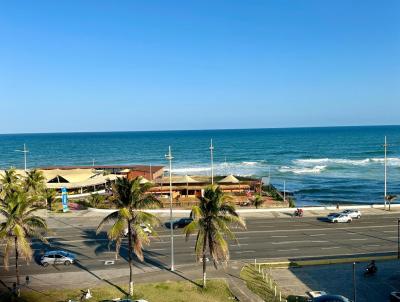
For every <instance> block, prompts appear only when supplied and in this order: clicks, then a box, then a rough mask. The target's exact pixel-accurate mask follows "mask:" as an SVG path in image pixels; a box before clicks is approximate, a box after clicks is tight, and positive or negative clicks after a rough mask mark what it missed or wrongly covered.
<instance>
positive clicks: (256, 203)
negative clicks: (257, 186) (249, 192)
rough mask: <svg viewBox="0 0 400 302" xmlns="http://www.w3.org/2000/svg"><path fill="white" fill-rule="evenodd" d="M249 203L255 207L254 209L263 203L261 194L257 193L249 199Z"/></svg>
mask: <svg viewBox="0 0 400 302" xmlns="http://www.w3.org/2000/svg"><path fill="white" fill-rule="evenodd" d="M251 203H252V204H253V205H254V206H255V207H256V209H258V207H259V206H261V205H262V204H263V203H264V199H263V198H262V196H261V195H260V194H257V195H255V196H254V198H253V199H252V200H251Z"/></svg>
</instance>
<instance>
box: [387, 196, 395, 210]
mask: <svg viewBox="0 0 400 302" xmlns="http://www.w3.org/2000/svg"><path fill="white" fill-rule="evenodd" d="M396 198H397V196H396V195H391V194H389V195H386V197H385V199H386V200H387V201H388V202H389V211H390V205H391V203H392V201H394V200H395V199H396Z"/></svg>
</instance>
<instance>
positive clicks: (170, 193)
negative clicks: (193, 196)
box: [165, 146, 175, 272]
mask: <svg viewBox="0 0 400 302" xmlns="http://www.w3.org/2000/svg"><path fill="white" fill-rule="evenodd" d="M165 159H166V160H168V161H169V221H170V224H169V226H170V229H171V272H173V271H174V270H175V267H174V266H175V265H174V225H173V221H172V159H173V157H172V153H171V146H169V147H168V154H166V155H165Z"/></svg>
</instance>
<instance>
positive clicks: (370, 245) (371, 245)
mask: <svg viewBox="0 0 400 302" xmlns="http://www.w3.org/2000/svg"><path fill="white" fill-rule="evenodd" d="M367 246H369V247H377V246H381V245H380V244H369V245H367Z"/></svg>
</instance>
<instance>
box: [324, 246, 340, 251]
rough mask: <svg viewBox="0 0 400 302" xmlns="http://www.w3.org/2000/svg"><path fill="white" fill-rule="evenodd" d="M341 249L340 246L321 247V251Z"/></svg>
mask: <svg viewBox="0 0 400 302" xmlns="http://www.w3.org/2000/svg"><path fill="white" fill-rule="evenodd" d="M333 249H340V246H330V247H321V250H333Z"/></svg>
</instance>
